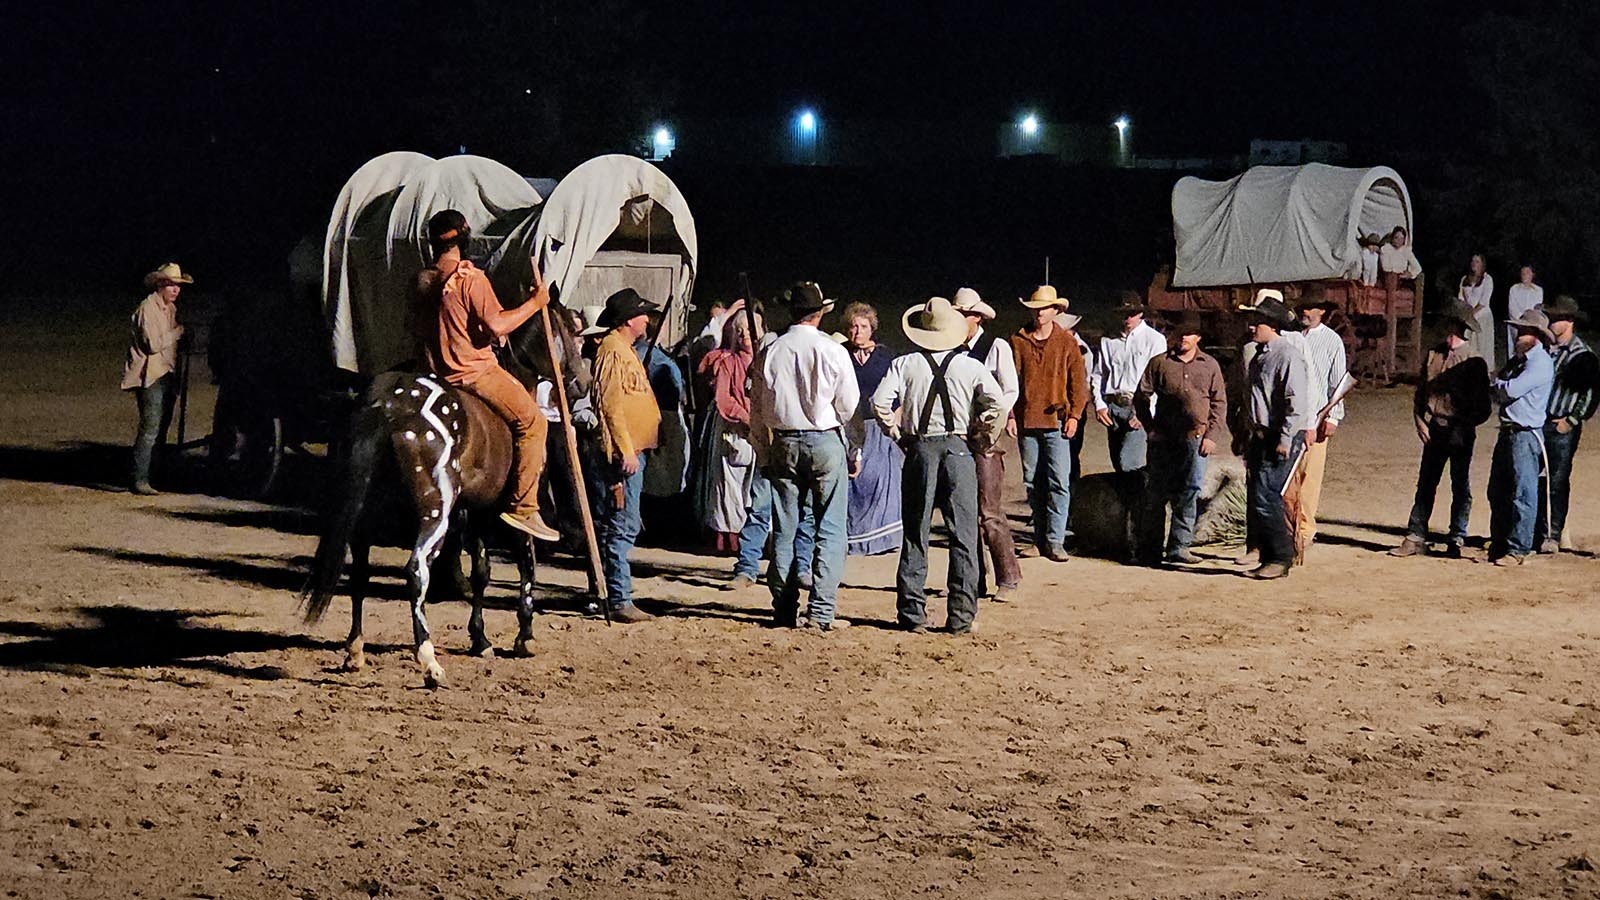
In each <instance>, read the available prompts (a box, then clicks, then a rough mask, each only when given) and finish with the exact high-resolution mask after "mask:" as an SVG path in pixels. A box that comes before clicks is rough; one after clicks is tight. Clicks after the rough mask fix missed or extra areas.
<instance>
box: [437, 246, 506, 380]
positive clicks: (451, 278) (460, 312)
mask: <svg viewBox="0 0 1600 900" xmlns="http://www.w3.org/2000/svg"><path fill="white" fill-rule="evenodd" d="M440 279H443V284H442V285H440V284H439V280H440ZM418 289H419V291H420V293H421V294H422V296H423V297H429V296H437V297H438V298H439V299H438V308H437V310H436V313H437V319H438V328H437V331H436V332H435V333H434V334H433V335H431V336H429V337H430V339H428V340H425V341H424V342H423V343H424V345H425V347H426V350H427V354H428V365H429V366H430V367H431V368H432V369H433V371H434V373H435V374H437V375H438V376H439V377H441V378H443V379H444V380H445V381H448V382H449V383H451V384H471V383H473V382H474V381H477V380H478V379H479V378H482V377H483V374H484V373H485V372H487V371H489V370H490V369H492V368H494V367H495V366H498V365H499V362H498V361H497V360H496V359H495V356H494V346H495V344H498V343H500V339H499V338H496V337H495V336H494V333H493V332H491V331H490V330H489V326H488V324H487V323H488V321H489V320H490V319H492V318H494V317H495V316H497V315H499V314H500V313H501V312H503V308H502V307H501V306H500V300H499V298H497V297H496V296H495V295H494V288H493V287H492V286H491V285H490V284H489V277H488V276H487V275H485V274H483V270H482V269H479V268H478V267H477V266H474V265H473V264H472V263H470V262H468V261H466V260H462V261H461V262H460V263H459V264H458V265H457V266H456V267H455V268H453V269H451V270H450V271H443V270H440V269H424V270H423V271H422V274H421V275H420V276H418ZM424 315H426V313H424ZM424 334H426V325H425V324H424Z"/></svg>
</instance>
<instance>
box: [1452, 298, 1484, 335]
mask: <svg viewBox="0 0 1600 900" xmlns="http://www.w3.org/2000/svg"><path fill="white" fill-rule="evenodd" d="M1444 320H1445V323H1446V324H1455V325H1460V326H1461V327H1462V328H1464V329H1466V330H1467V331H1476V330H1477V329H1478V320H1477V318H1476V317H1475V315H1474V313H1473V309H1472V307H1470V306H1468V305H1467V304H1465V303H1462V302H1461V301H1460V300H1456V301H1453V302H1451V304H1450V306H1449V307H1448V308H1447V309H1445V311H1444Z"/></svg>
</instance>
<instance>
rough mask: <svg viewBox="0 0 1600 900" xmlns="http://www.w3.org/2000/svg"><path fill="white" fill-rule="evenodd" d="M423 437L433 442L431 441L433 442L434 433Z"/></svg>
mask: <svg viewBox="0 0 1600 900" xmlns="http://www.w3.org/2000/svg"><path fill="white" fill-rule="evenodd" d="M423 437H425V438H427V439H428V440H430V441H431V440H433V432H431V431H430V432H428V433H427V434H424V435H423Z"/></svg>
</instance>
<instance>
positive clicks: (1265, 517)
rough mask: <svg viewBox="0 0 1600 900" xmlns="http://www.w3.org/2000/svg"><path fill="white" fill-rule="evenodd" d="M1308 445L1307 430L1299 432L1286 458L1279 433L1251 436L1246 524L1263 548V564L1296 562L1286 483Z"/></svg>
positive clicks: (1247, 467)
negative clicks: (1279, 441)
mask: <svg viewBox="0 0 1600 900" xmlns="http://www.w3.org/2000/svg"><path fill="white" fill-rule="evenodd" d="M1305 446H1306V435H1305V432H1303V431H1296V432H1295V433H1294V441H1293V442H1292V443H1290V445H1289V455H1288V456H1286V457H1285V456H1279V455H1278V436H1277V435H1276V434H1269V435H1267V436H1266V437H1256V438H1252V439H1251V440H1250V447H1249V449H1248V450H1247V451H1246V452H1245V467H1246V469H1247V471H1248V472H1249V478H1248V480H1247V481H1246V487H1247V489H1248V493H1249V510H1248V512H1247V518H1246V525H1247V527H1248V530H1249V533H1250V536H1251V537H1253V538H1254V539H1255V540H1256V541H1257V542H1258V544H1257V546H1259V547H1260V548H1261V564H1262V565H1267V564H1269V563H1282V564H1283V565H1286V566H1287V565H1293V564H1294V556H1295V548H1294V535H1292V534H1290V532H1289V518H1288V515H1287V513H1286V510H1285V508H1284V504H1283V486H1284V485H1285V484H1287V483H1288V481H1289V475H1290V473H1291V472H1292V471H1293V470H1294V461H1295V459H1296V457H1298V456H1299V455H1300V452H1301V451H1302V450H1304V449H1305Z"/></svg>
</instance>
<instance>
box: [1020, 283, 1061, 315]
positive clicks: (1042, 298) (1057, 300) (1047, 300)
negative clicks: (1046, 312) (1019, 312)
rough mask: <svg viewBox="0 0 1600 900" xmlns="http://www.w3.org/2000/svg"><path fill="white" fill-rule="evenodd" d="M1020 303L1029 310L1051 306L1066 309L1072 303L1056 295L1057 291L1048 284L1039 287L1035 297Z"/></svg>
mask: <svg viewBox="0 0 1600 900" xmlns="http://www.w3.org/2000/svg"><path fill="white" fill-rule="evenodd" d="M1019 302H1020V303H1021V304H1022V305H1023V306H1026V307H1027V308H1029V309H1045V308H1046V307H1050V306H1056V307H1060V308H1061V309H1066V308H1067V307H1068V306H1069V305H1071V301H1069V300H1068V299H1067V298H1065V297H1062V296H1060V295H1058V294H1057V293H1056V289H1055V288H1054V287H1051V286H1050V285H1048V284H1041V285H1039V287H1038V288H1036V289H1035V290H1034V292H1033V296H1031V297H1029V298H1028V299H1026V300H1019Z"/></svg>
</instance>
